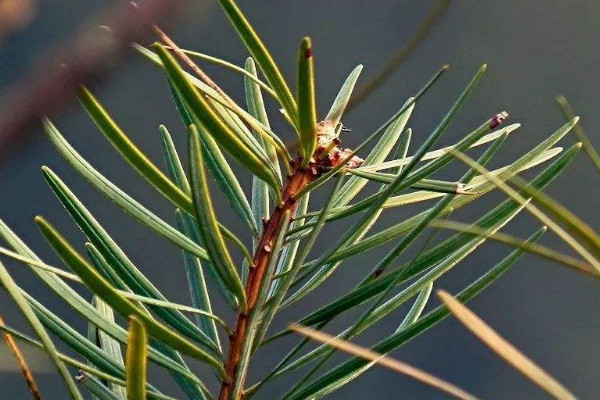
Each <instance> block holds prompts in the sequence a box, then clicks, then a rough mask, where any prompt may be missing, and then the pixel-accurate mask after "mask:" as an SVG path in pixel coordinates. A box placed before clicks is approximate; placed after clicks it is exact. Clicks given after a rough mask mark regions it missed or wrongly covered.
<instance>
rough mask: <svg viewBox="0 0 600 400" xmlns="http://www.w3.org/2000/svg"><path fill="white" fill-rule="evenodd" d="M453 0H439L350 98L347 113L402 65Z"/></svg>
mask: <svg viewBox="0 0 600 400" xmlns="http://www.w3.org/2000/svg"><path fill="white" fill-rule="evenodd" d="M451 2H452V0H439V1H438V3H437V5H436V6H435V7H434V9H433V10H432V11H431V13H430V14H429V15H428V16H427V18H425V19H424V20H423V22H421V25H419V28H418V29H417V31H416V32H415V34H414V35H413V36H412V37H411V38H410V39H409V40H408V42H407V43H406V45H404V47H403V48H402V49H401V50H400V51H399V52H398V53H396V55H394V57H392V59H390V61H388V63H387V64H385V66H384V67H383V68H382V69H381V70H380V71H379V72H378V73H377V74H376V75H375V76H373V77H372V78H371V79H370V80H369V81H368V82H367V83H366V84H365V85H364V86H363V87H362V88H361V89H360V90H359V91H358V92H356V94H355V95H354V96H352V99H350V102H349V103H348V106H347V108H346V113H348V112H350V111H351V110H352V109H353V108H354V107H356V106H357V105H359V104H360V103H362V102H363V101H364V100H365V99H366V98H367V97H369V96H370V95H371V94H372V93H373V92H374V91H375V90H377V89H378V88H379V87H380V86H381V85H383V84H384V83H385V82H386V81H387V80H388V79H389V78H390V77H391V76H392V75H393V74H394V72H395V71H396V70H397V69H398V67H400V65H402V64H403V63H404V62H405V61H406V60H407V59H408V57H409V56H410V55H411V54H412V53H413V52H414V51H415V50H416V49H417V48H418V47H419V45H420V44H421V43H422V42H423V41H424V40H425V39H426V38H427V36H429V34H430V33H431V31H432V29H433V27H434V26H435V25H436V24H437V22H438V21H439V20H440V18H441V17H442V15H443V14H444V11H446V9H447V8H448V6H449V5H450V3H451Z"/></svg>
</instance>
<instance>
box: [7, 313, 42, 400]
mask: <svg viewBox="0 0 600 400" xmlns="http://www.w3.org/2000/svg"><path fill="white" fill-rule="evenodd" d="M0 324H2V325H4V320H3V319H2V316H0ZM2 336H3V337H4V340H5V341H6V344H7V345H8V348H9V349H10V351H11V352H12V353H13V355H14V356H15V358H16V359H17V363H18V364H19V370H20V371H21V375H23V378H24V379H25V382H26V383H27V387H29V391H30V392H31V396H32V397H33V399H34V400H41V399H42V396H41V395H40V390H39V389H38V386H37V383H36V382H35V379H34V378H33V374H32V373H31V369H30V368H29V365H27V361H25V356H23V353H22V352H21V349H20V348H19V346H18V345H17V342H15V339H13V337H12V336H11V335H10V334H8V333H3V334H2Z"/></svg>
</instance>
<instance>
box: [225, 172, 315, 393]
mask: <svg viewBox="0 0 600 400" xmlns="http://www.w3.org/2000/svg"><path fill="white" fill-rule="evenodd" d="M294 165H295V168H294V170H293V172H292V173H291V174H290V175H288V179H287V182H286V184H285V186H284V188H283V201H282V203H281V204H279V205H278V206H277V207H275V210H273V213H272V214H271V218H270V219H269V220H267V221H265V225H264V229H263V233H262V236H261V238H260V241H259V243H258V245H257V247H256V253H255V255H254V259H253V261H254V262H253V265H252V267H251V268H250V271H249V273H248V279H247V281H246V297H247V301H248V312H247V313H241V314H239V316H238V319H237V323H236V326H235V330H234V332H233V334H232V335H231V337H230V344H229V354H228V357H227V361H226V363H225V373H226V376H227V379H226V380H225V381H223V384H222V386H221V393H220V394H219V400H229V397H230V395H231V388H232V384H233V382H235V380H236V377H237V374H238V373H244V372H243V371H238V366H239V363H240V359H241V357H242V347H243V343H244V339H245V337H246V335H247V334H248V316H249V315H250V314H251V312H252V310H253V309H254V307H255V306H256V301H257V299H258V295H259V293H258V291H259V288H260V286H261V282H262V281H263V279H265V278H266V277H265V271H266V269H267V263H268V260H269V253H270V251H271V248H272V247H273V243H274V242H275V239H276V237H277V235H278V233H279V232H278V229H279V227H280V226H282V222H283V218H285V215H293V214H294V212H295V211H296V207H297V202H296V200H295V199H294V195H295V194H296V193H297V192H298V191H299V190H300V189H302V188H303V187H304V186H306V185H307V184H308V183H310V182H312V181H313V180H314V179H315V178H316V175H317V174H316V169H310V168H309V169H303V168H301V167H300V165H301V160H296V162H294ZM287 211H291V212H290V213H289V214H286V212H287ZM232 400H238V399H232Z"/></svg>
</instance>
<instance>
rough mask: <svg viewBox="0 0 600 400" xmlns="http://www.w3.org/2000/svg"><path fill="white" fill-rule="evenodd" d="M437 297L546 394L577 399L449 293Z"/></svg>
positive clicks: (482, 339)
mask: <svg viewBox="0 0 600 400" xmlns="http://www.w3.org/2000/svg"><path fill="white" fill-rule="evenodd" d="M438 296H439V297H440V299H442V301H443V302H444V304H445V305H446V307H448V310H450V312H451V313H452V314H453V315H454V316H455V317H456V318H457V319H458V320H459V321H460V322H462V324H463V325H465V326H466V327H467V329H469V330H470V331H471V332H472V333H473V334H474V335H475V336H477V337H478V338H479V339H480V340H481V341H482V342H484V343H485V344H486V345H488V346H489V347H490V348H491V349H492V350H494V351H495V352H496V353H497V354H498V355H499V356H501V357H502V358H504V359H505V360H506V361H507V362H508V363H509V364H511V365H512V366H513V367H515V369H517V370H519V371H520V372H521V373H522V374H523V375H525V376H526V377H527V378H529V379H530V380H531V381H533V382H534V383H535V384H537V385H538V386H540V387H541V388H542V389H544V390H545V391H546V392H548V393H549V394H551V395H552V396H554V397H555V398H556V399H559V400H575V399H577V397H575V395H573V394H572V393H571V392H569V391H568V390H567V389H566V388H565V387H564V386H563V385H561V384H560V383H559V382H558V381H557V380H556V379H554V378H553V377H552V376H550V375H549V374H548V373H547V372H546V371H544V370H543V369H542V368H540V367H539V366H538V365H537V364H536V363H535V362H533V361H532V360H531V359H530V358H528V357H527V356H526V355H524V354H523V353H521V352H520V351H519V350H518V349H517V348H516V347H514V346H513V345H512V344H510V343H509V342H507V341H506V340H505V339H504V338H502V337H501V336H500V335H499V334H498V333H497V332H496V331H494V330H493V329H492V328H491V327H489V326H488V325H487V324H486V323H485V322H483V321H482V320H481V319H480V318H479V317H478V316H477V315H475V314H474V313H473V312H472V311H471V310H469V309H468V308H467V307H466V306H465V305H463V304H462V303H461V302H460V301H458V300H457V299H455V298H454V297H453V296H452V295H450V294H449V293H447V292H445V291H443V290H440V291H438Z"/></svg>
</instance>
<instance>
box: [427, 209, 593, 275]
mask: <svg viewBox="0 0 600 400" xmlns="http://www.w3.org/2000/svg"><path fill="white" fill-rule="evenodd" d="M429 226H430V227H432V228H444V229H450V230H454V231H459V232H465V233H471V234H473V235H478V236H483V237H486V238H488V239H491V240H494V241H496V242H499V243H503V244H506V245H509V246H513V247H518V248H520V249H523V250H525V251H527V252H529V253H532V254H536V255H538V256H540V257H544V258H547V259H549V260H551V261H554V262H556V263H558V264H562V265H564V266H566V267H569V268H571V269H573V270H574V271H577V272H580V273H582V274H585V275H587V276H591V277H593V278H596V279H599V278H600V275H598V273H597V272H596V271H594V270H593V269H591V268H590V266H589V265H588V264H587V263H586V262H585V261H582V260H579V259H577V258H574V257H571V256H569V255H566V254H563V253H561V252H559V251H556V250H553V249H551V248H549V247H545V246H542V245H539V244H535V243H529V242H527V241H525V240H523V239H522V238H519V237H516V236H512V235H509V234H506V233H502V232H496V233H490V232H488V231H486V230H485V229H480V228H477V227H474V226H472V225H468V224H463V223H461V222H456V221H448V220H433V221H431V223H430V224H429Z"/></svg>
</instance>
